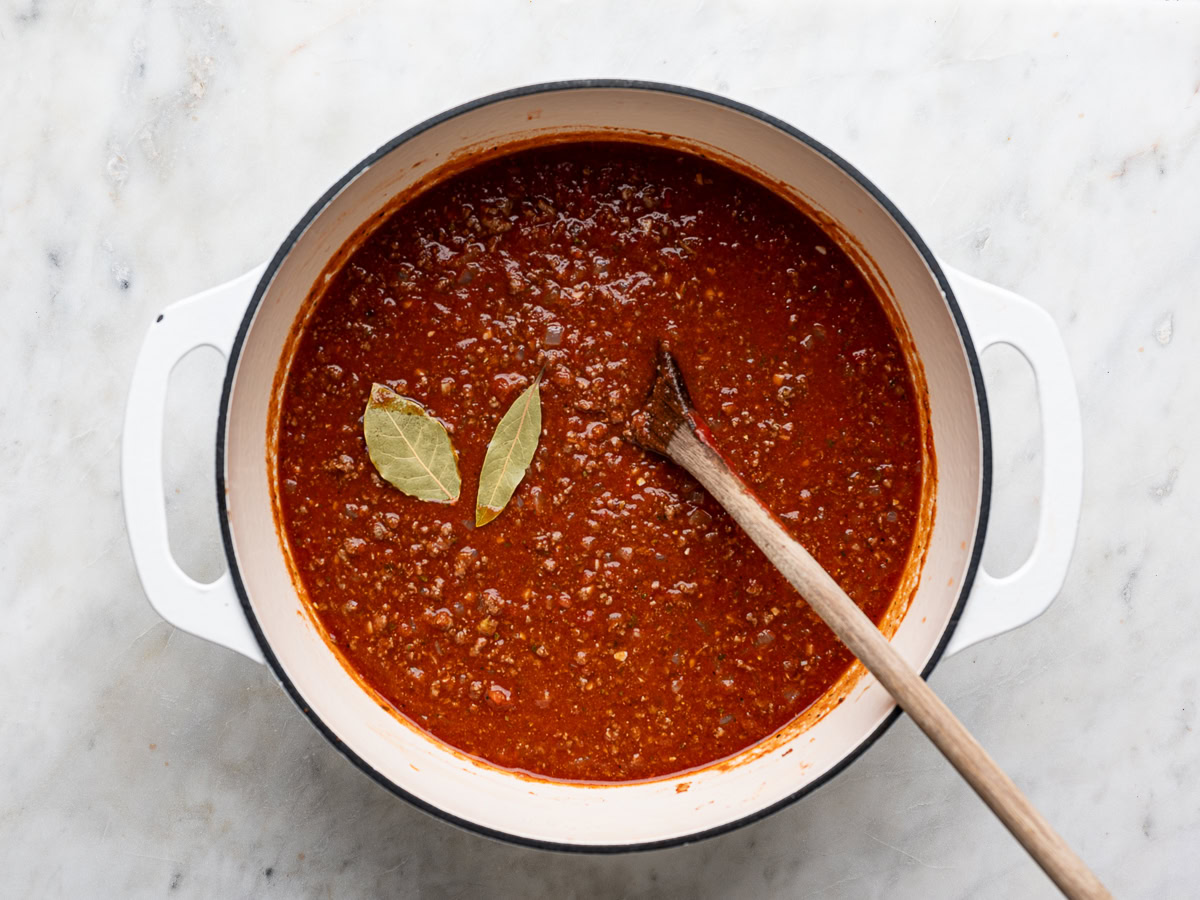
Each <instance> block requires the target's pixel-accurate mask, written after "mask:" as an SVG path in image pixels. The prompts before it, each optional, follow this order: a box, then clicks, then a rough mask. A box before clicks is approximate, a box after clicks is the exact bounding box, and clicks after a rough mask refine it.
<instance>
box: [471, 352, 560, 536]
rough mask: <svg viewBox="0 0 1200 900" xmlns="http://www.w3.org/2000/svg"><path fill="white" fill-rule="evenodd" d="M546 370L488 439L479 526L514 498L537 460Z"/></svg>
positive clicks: (478, 503) (479, 499) (481, 477)
mask: <svg viewBox="0 0 1200 900" xmlns="http://www.w3.org/2000/svg"><path fill="white" fill-rule="evenodd" d="M544 371H545V369H543V370H542V372H544ZM542 372H539V373H538V376H537V378H535V379H534V380H533V384H531V385H530V386H529V387H527V388H526V389H525V390H523V391H522V392H521V395H520V396H519V397H517V399H516V400H514V401H513V404H512V406H510V407H509V408H508V412H506V413H505V414H504V417H503V418H501V419H500V424H499V425H497V426H496V432H495V434H493V435H492V439H491V441H489V442H488V448H487V455H486V456H484V458H483V468H482V469H481V470H480V472H479V494H478V496H477V499H476V501H475V526H476V527H477V528H478V527H480V526H483V525H486V524H487V523H488V522H490V521H492V520H493V519H494V518H496V516H498V515H500V513H502V512H503V511H504V508H505V507H506V506H508V501H509V500H511V499H512V495H513V491H515V490H516V489H517V485H519V484H520V483H521V479H522V478H524V477H525V471H526V470H527V469H528V468H529V464H530V463H531V462H533V454H534V452H535V451H536V450H537V445H538V438H539V437H541V434H542V396H541V383H542Z"/></svg>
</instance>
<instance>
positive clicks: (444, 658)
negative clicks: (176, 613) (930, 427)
mask: <svg viewBox="0 0 1200 900" xmlns="http://www.w3.org/2000/svg"><path fill="white" fill-rule="evenodd" d="M316 302H317V304H318V305H317V306H316V308H315V309H314V310H313V312H312V314H311V316H310V317H309V318H308V320H307V322H306V324H305V325H304V326H303V331H302V332H301V333H300V334H299V335H298V336H297V339H296V342H295V352H294V356H293V357H292V359H291V361H290V366H289V367H288V368H287V370H286V378H285V380H284V381H283V383H282V390H281V392H280V395H279V396H280V400H279V407H278V416H277V428H278V435H277V436H278V444H277V446H278V453H277V457H276V459H277V464H276V473H277V485H276V488H277V504H278V512H279V516H280V520H281V528H282V532H283V535H284V537H285V538H286V544H287V547H288V550H289V553H290V556H291V559H292V562H293V566H294V569H295V572H296V576H297V578H298V579H299V581H300V582H301V583H302V586H303V592H302V593H303V594H304V595H305V596H306V600H307V603H308V604H309V605H310V607H311V610H312V612H313V613H314V614H315V617H316V619H317V620H318V621H319V622H320V624H321V626H322V627H323V629H324V631H325V632H326V636H327V639H328V640H329V642H331V643H332V644H333V645H335V646H336V648H337V650H338V651H339V652H340V653H341V654H342V656H343V658H344V659H345V661H346V663H347V665H348V666H349V667H351V668H352V669H353V670H354V671H355V672H357V673H358V675H359V677H360V678H361V679H362V680H363V681H364V682H365V683H366V684H368V685H369V686H370V687H371V688H373V689H374V690H375V691H376V692H377V693H378V694H379V695H380V697H381V698H383V699H385V700H386V702H387V703H389V704H391V706H392V707H394V709H395V710H396V711H397V712H398V713H400V714H402V715H403V716H405V717H407V718H408V719H409V720H411V721H412V722H413V723H415V724H416V725H418V726H419V727H421V728H422V729H425V730H427V731H428V732H430V733H432V734H433V735H435V736H436V737H438V738H440V739H441V740H443V741H445V742H446V743H448V744H450V745H452V746H453V747H455V748H458V749H459V750H461V751H463V752H465V753H467V754H471V755H473V756H476V757H479V758H482V759H484V760H487V761H489V762H491V763H493V764H495V765H498V766H503V767H508V768H513V769H519V770H524V771H527V772H530V773H534V774H536V775H538V776H542V777H548V778H556V779H569V780H585V781H624V780H632V779H644V778H651V777H656V776H662V775H666V774H669V773H674V772H678V771H681V770H685V769H689V768H693V767H696V766H701V765H704V764H707V763H710V762H713V761H715V760H718V759H721V758H723V757H727V756H729V755H731V754H734V753H736V752H737V751H739V750H741V749H743V748H745V747H747V746H748V745H751V744H753V743H755V742H757V741H760V740H761V739H763V738H764V737H767V736H768V735H770V734H772V733H773V732H775V731H776V730H778V729H779V728H780V727H782V726H784V725H785V724H787V723H788V722H789V721H790V720H791V719H793V718H794V717H796V716H797V715H798V714H800V713H801V712H803V711H804V710H805V709H806V708H807V707H809V706H810V705H811V704H812V703H813V702H814V701H816V700H817V699H818V698H819V697H821V695H822V694H824V693H825V692H826V690H827V689H828V688H829V687H830V686H831V685H832V684H833V683H834V682H835V681H836V680H837V679H838V678H839V677H840V676H841V675H842V674H843V673H844V672H845V670H846V669H847V667H848V666H849V665H850V663H851V662H852V656H851V655H850V653H849V651H847V650H846V649H845V648H844V647H843V646H842V645H841V644H840V643H839V642H838V641H837V640H836V639H835V638H834V637H833V635H832V634H831V633H830V632H829V630H828V629H827V628H826V627H825V626H824V625H822V624H821V623H820V621H819V620H817V619H816V618H815V616H814V615H813V614H812V613H811V611H810V610H809V609H808V607H807V606H806V605H805V603H804V601H803V600H802V599H801V597H800V596H799V595H798V594H797V593H796V592H795V591H794V590H793V589H792V588H791V587H789V586H788V584H787V583H786V582H785V581H784V580H783V578H782V577H781V576H780V575H779V574H778V572H776V571H775V570H774V569H773V568H772V567H771V566H770V564H769V563H768V562H767V561H766V559H765V557H764V556H763V555H762V554H761V553H760V552H759V551H758V549H757V548H755V547H754V545H753V544H752V543H751V542H750V540H749V539H748V538H747V537H746V536H745V535H744V534H743V533H742V532H741V531H740V529H738V528H737V526H736V525H735V524H734V523H733V522H732V521H731V520H730V519H729V517H728V516H727V515H726V514H725V513H724V512H723V511H722V510H721V509H720V508H719V507H718V506H717V505H716V504H715V503H714V502H713V501H712V499H711V498H710V497H708V496H707V495H706V494H705V493H704V491H703V490H701V488H700V487H699V486H698V485H697V484H696V482H695V481H694V480H692V479H691V478H690V477H689V476H688V475H687V474H686V473H685V472H683V471H682V470H680V469H678V468H676V467H675V466H674V465H672V464H671V463H670V462H668V461H666V460H664V459H662V458H659V457H656V456H653V455H650V454H648V453H646V452H644V451H642V450H640V449H638V448H637V447H635V446H634V445H633V444H631V443H630V442H628V441H626V440H624V439H623V438H622V432H623V430H624V428H625V427H626V423H627V419H628V416H629V415H630V413H631V412H632V411H633V410H634V409H635V408H636V407H637V405H638V403H639V401H640V400H641V399H642V397H643V395H644V393H645V391H646V390H647V388H648V386H649V383H650V378H651V374H652V371H653V359H654V352H655V348H656V345H657V342H658V341H659V339H660V338H662V339H666V340H668V341H669V342H670V345H671V347H672V349H673V351H674V353H675V355H676V356H677V358H678V359H679V361H680V365H681V367H682V369H683V371H684V373H685V375H686V377H687V379H688V383H689V386H690V388H691V392H692V397H693V400H694V401H695V403H696V406H697V408H698V409H699V410H700V411H701V412H702V414H703V415H704V416H705V417H706V418H707V420H708V422H709V424H710V426H711V428H712V430H713V433H714V436H715V439H716V440H717V441H718V442H719V443H720V445H721V446H722V448H723V449H724V450H725V452H726V453H727V454H728V456H729V457H730V459H731V460H732V462H733V464H734V466H735V467H736V468H737V469H738V471H740V472H741V473H742V474H743V476H744V477H745V478H746V479H747V480H748V481H749V482H750V483H751V484H752V485H753V486H754V487H755V489H756V490H757V492H758V493H759V494H760V496H761V497H762V498H763V500H764V501H765V502H766V503H767V504H768V505H770V506H771V507H772V508H773V509H774V510H775V511H776V512H777V513H778V514H779V515H780V516H781V517H782V520H783V521H784V523H785V524H786V526H787V527H788V528H789V529H790V530H791V531H792V533H793V534H794V535H795V536H796V537H797V538H798V539H799V540H800V541H801V542H802V543H803V544H804V546H806V547H807V548H808V549H809V551H811V552H812V553H813V555H814V556H816V558H817V559H818V560H819V561H820V562H821V564H822V565H823V566H825V568H826V569H828V570H829V571H830V572H831V573H832V574H833V576H834V577H835V578H836V579H837V580H838V581H839V582H840V584H841V585H842V586H843V587H844V588H845V590H846V591H847V592H848V593H849V594H850V596H851V597H853V598H854V600H855V602H856V603H858V604H859V606H861V607H862V608H863V609H864V610H865V611H866V612H867V614H868V615H870V616H871V617H872V618H873V619H874V620H876V621H877V622H878V621H880V619H881V617H882V616H883V615H884V613H885V611H887V609H888V608H889V605H890V604H891V603H892V602H893V597H894V595H895V594H896V592H897V588H898V585H899V584H900V582H901V578H902V575H903V573H904V570H905V567H906V565H907V563H908V560H909V556H910V553H911V552H912V548H913V547H914V535H915V532H916V529H917V528H918V523H919V518H920V509H919V507H920V497H921V488H922V479H923V477H926V473H925V472H924V471H923V466H924V465H925V464H924V463H923V457H924V454H923V452H922V448H923V441H924V437H923V434H924V432H923V429H922V425H921V419H920V411H919V407H918V402H917V400H918V398H917V396H916V391H915V388H914V383H913V380H912V377H911V374H910V372H909V369H908V367H907V364H906V361H905V357H904V354H903V352H902V350H901V346H900V343H899V341H898V339H897V336H896V334H895V332H894V330H893V328H892V326H891V324H890V323H889V320H888V317H887V315H886V314H885V312H884V310H883V308H882V306H881V304H880V301H879V300H878V299H877V298H876V297H875V295H874V293H873V292H872V289H871V288H870V286H869V285H868V283H867V282H866V281H865V280H864V278H863V277H862V275H861V274H860V273H859V271H858V270H857V268H856V267H855V266H854V264H853V263H852V262H851V261H850V259H849V258H848V257H847V256H846V255H845V254H844V253H843V252H842V251H840V250H839V249H838V247H837V245H836V244H835V242H834V241H832V240H831V239H830V238H829V237H828V236H827V235H826V234H825V233H824V232H823V231H822V230H821V229H820V228H819V227H818V226H817V225H816V224H815V223H814V222H813V221H812V220H811V219H809V218H808V217H806V216H805V215H804V214H803V213H802V212H800V211H799V210H798V209H797V208H796V207H795V206H793V205H792V204H791V203H789V202H788V201H786V200H785V199H783V198H781V197H780V196H779V195H777V194H775V193H773V192H772V191H770V190H769V189H767V188H765V187H763V186H761V185H759V184H758V183H756V182H754V181H752V180H750V179H749V178H747V177H745V176H743V175H740V174H738V173H735V172H733V171H731V170H729V169H726V168H724V167H722V166H720V165H718V164H715V163H713V162H711V161H707V160H704V159H702V158H700V157H697V156H692V155H688V154H681V153H679V152H676V151H672V150H667V149H662V148H654V147H649V146H642V145H637V144H632V143H616V142H613V143H610V142H593V143H573V144H565V145H557V146H549V147H544V148H538V149H532V150H526V151H522V152H520V153H517V154H514V155H511V156H506V157H501V158H498V159H493V160H491V161H488V162H484V163H482V164H480V165H478V166H476V167H474V168H470V169H468V170H466V171H464V172H461V173H460V174H457V175H455V176H453V177H451V178H450V179H448V180H446V181H444V182H442V183H440V184H438V185H436V186H434V187H432V188H431V189H429V190H427V191H425V192H423V193H421V194H420V195H418V196H417V197H415V198H414V199H412V200H410V201H409V202H407V203H406V204H405V205H403V206H401V207H400V208H398V209H397V210H396V211H395V212H394V213H392V214H391V215H390V217H388V218H386V219H385V220H384V221H383V222H382V224H380V225H379V227H378V228H377V229H376V230H375V231H374V232H372V233H371V234H370V235H369V236H368V237H367V238H366V239H365V240H364V241H363V243H362V244H361V245H360V246H359V247H357V249H354V250H353V252H352V253H351V254H350V255H349V256H348V257H347V259H346V261H345V263H344V264H343V265H342V266H341V267H340V269H339V270H338V271H337V273H336V274H335V275H334V277H333V278H332V279H331V280H330V281H329V283H328V284H327V285H326V286H325V287H324V289H323V291H322V293H321V296H320V298H319V299H318V300H317V301H316ZM543 366H545V373H544V376H543V382H542V387H541V392H542V409H543V427H542V434H541V439H540V442H539V445H538V449H537V452H536V455H535V457H534V460H533V463H532V465H531V466H530V468H529V470H528V473H527V474H526V476H525V479H524V481H523V482H522V483H521V485H520V487H519V488H518V489H517V491H516V494H515V495H514V496H513V498H512V501H511V502H510V504H509V505H508V507H507V509H505V511H504V512H503V513H502V514H501V515H500V516H499V518H497V519H496V520H495V521H494V522H491V523H490V524H488V525H486V526H484V527H482V528H475V527H474V508H473V502H474V498H475V494H476V487H477V484H478V476H479V470H480V466H481V464H482V462H483V456H484V452H485V450H486V448H487V444H488V441H489V439H490V437H491V434H492V432H493V430H494V429H495V427H496V424H497V422H498V421H499V419H500V417H501V416H502V415H503V414H504V411H505V410H506V409H507V408H508V406H509V404H510V403H511V402H512V401H513V399H514V398H515V397H516V396H517V394H519V393H520V391H521V390H522V389H523V388H524V387H526V386H527V385H529V384H530V383H531V381H532V379H533V378H534V377H535V376H536V375H537V373H538V372H539V370H541V369H542V367H543ZM372 382H380V383H382V384H386V385H389V386H390V387H392V388H394V389H395V390H396V391H398V392H399V393H401V394H404V395H407V396H409V397H412V398H414V399H416V400H418V401H420V402H421V403H423V404H425V405H426V406H427V407H428V409H429V410H430V412H431V414H432V415H435V416H437V417H438V418H439V419H440V420H441V421H442V422H444V423H445V425H446V427H447V429H449V431H450V432H451V435H452V439H453V442H454V445H455V448H456V449H457V452H458V454H459V468H460V470H461V472H462V478H463V483H462V494H461V496H460V498H459V500H458V501H457V502H456V503H455V504H453V505H445V504H438V503H431V502H423V501H421V500H417V499H414V498H411V497H408V496H405V495H404V494H402V493H401V492H400V491H398V490H396V489H395V488H393V487H391V486H390V485H388V484H387V483H386V482H384V481H383V480H382V479H381V478H380V477H379V476H378V475H377V474H376V472H375V471H374V469H373V467H372V465H371V462H370V460H369V458H368V455H367V450H366V446H365V442H364V438H363V429H362V415H363V410H364V407H365V405H366V402H367V398H368V395H369V392H370V389H371V384H372Z"/></svg>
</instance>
